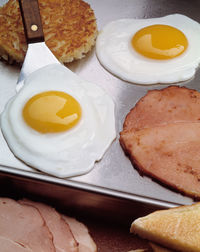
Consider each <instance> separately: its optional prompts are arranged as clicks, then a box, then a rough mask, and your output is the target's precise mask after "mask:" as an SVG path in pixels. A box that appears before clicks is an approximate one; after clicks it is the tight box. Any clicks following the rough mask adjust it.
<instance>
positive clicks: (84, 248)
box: [62, 215, 97, 252]
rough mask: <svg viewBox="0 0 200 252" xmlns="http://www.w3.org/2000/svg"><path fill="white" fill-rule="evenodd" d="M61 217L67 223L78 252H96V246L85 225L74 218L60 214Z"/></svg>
mask: <svg viewBox="0 0 200 252" xmlns="http://www.w3.org/2000/svg"><path fill="white" fill-rule="evenodd" d="M62 218H63V219H64V220H65V221H66V222H67V223H68V225H69V226H70V229H71V230H72V233H73V235H74V237H75V239H76V241H77V242H78V248H79V252H96V251H97V246H96V244H95V242H94V241H93V239H92V237H91V236H90V234H89V231H88V229H87V227H86V226H85V225H84V224H83V223H82V222H79V221H77V220H76V219H74V218H71V217H69V216H66V215H62Z"/></svg>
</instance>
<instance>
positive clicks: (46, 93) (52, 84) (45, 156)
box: [1, 64, 116, 177]
mask: <svg viewBox="0 0 200 252" xmlns="http://www.w3.org/2000/svg"><path fill="white" fill-rule="evenodd" d="M1 130H2V133H3V135H4V137H5V139H6V141H7V143H8V145H9V147H10V149H11V150H12V152H13V153H14V154H15V155H16V156H17V157H18V158H19V159H21V160H23V161H24V162H25V163H26V164H28V165H30V166H31V167H34V168H36V169H39V170H41V171H43V172H46V173H48V174H51V175H54V176H58V177H69V176H75V175H80V174H84V173H86V172H89V171H90V170H91V169H92V168H93V166H94V163H95V161H97V160H100V159H101V158H102V156H103V154H104V153H105V151H106V150H107V148H108V147H109V146H110V144H111V143H112V141H113V140H114V139H115V137H116V130H115V115H114V102H113V101H112V99H111V97H110V96H109V95H108V94H106V93H105V91H103V90H102V89H101V88H100V87H98V86H97V85H95V84H93V83H90V82H87V81H85V80H82V79H81V78H80V77H78V76H77V75H76V74H74V73H73V72H71V71H70V70H69V69H67V68H66V67H64V66H62V65H59V64H53V65H49V66H46V67H44V68H41V69H39V70H37V71H35V72H34V73H32V74H30V75H29V76H28V77H27V79H25V85H24V87H23V88H22V89H21V90H20V92H19V93H18V94H17V95H16V96H14V97H13V98H12V99H11V100H10V101H9V102H8V104H7V105H6V107H5V109H4V111H3V113H2V115H1Z"/></svg>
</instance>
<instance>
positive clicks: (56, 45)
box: [0, 0, 97, 63]
mask: <svg viewBox="0 0 200 252" xmlns="http://www.w3.org/2000/svg"><path fill="white" fill-rule="evenodd" d="M38 2H39V8H40V13H41V18H42V23H43V31H44V36H45V42H46V44H47V46H48V47H49V48H50V49H51V51H52V52H53V53H54V55H55V56H56V57H57V58H58V60H59V61H60V62H62V63H66V62H71V61H73V60H74V59H81V58H82V57H84V56H85V54H86V53H87V52H89V51H90V50H91V48H92V46H93V45H94V44H95V40H96V36H97V25H96V18H95V15H94V12H93V10H92V9H91V8H90V6H89V4H88V3H85V2H84V1H82V0H54V1H49V0H39V1H38ZM0 24H1V26H0V56H1V57H2V58H3V59H4V60H6V61H7V62H9V63H12V62H13V61H16V62H23V60H24V56H25V54H26V50H27V45H26V40H25V36H24V28H23V24H22V19H21V14H20V10H19V4H18V1H17V0H9V2H8V3H6V4H5V5H4V6H3V7H1V8H0Z"/></svg>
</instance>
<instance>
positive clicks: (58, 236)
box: [19, 200, 79, 252]
mask: <svg viewBox="0 0 200 252" xmlns="http://www.w3.org/2000/svg"><path fill="white" fill-rule="evenodd" d="M19 203H20V204H22V205H27V206H32V207H35V208H36V209H37V210H38V211H39V213H40V214H41V216H42V218H43V219H44V221H45V223H46V225H47V227H48V229H49V231H50V232H51V234H52V237H53V244H54V247H55V249H56V251H62V252H78V251H79V250H78V242H77V241H76V240H75V238H74V236H73V233H72V231H71V229H70V227H69V225H68V224H67V222H66V221H65V220H64V219H63V218H62V216H61V215H60V214H59V213H58V212H57V211H56V210H55V209H54V208H52V207H50V206H48V205H45V204H43V203H40V202H33V201H30V200H20V201H19ZM78 232H79V231H78Z"/></svg>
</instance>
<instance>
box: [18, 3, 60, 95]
mask: <svg viewBox="0 0 200 252" xmlns="http://www.w3.org/2000/svg"><path fill="white" fill-rule="evenodd" d="M19 5H20V10H21V14H22V20H23V25H24V31H25V36H26V40H27V44H28V50H27V53H26V56H25V59H24V62H23V65H22V68H21V72H20V75H19V79H18V81H17V86H16V90H17V91H19V90H20V88H21V87H22V86H23V83H24V79H25V78H26V77H27V76H28V75H29V74H30V73H32V72H34V71H36V70H38V69H39V68H41V67H44V66H46V65H49V64H55V63H57V64H60V62H59V61H58V60H57V58H56V57H55V56H54V55H53V53H52V52H51V51H50V49H49V48H48V47H47V45H46V44H45V42H44V34H43V29H42V21H41V17H40V11H39V6H38V0H19Z"/></svg>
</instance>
